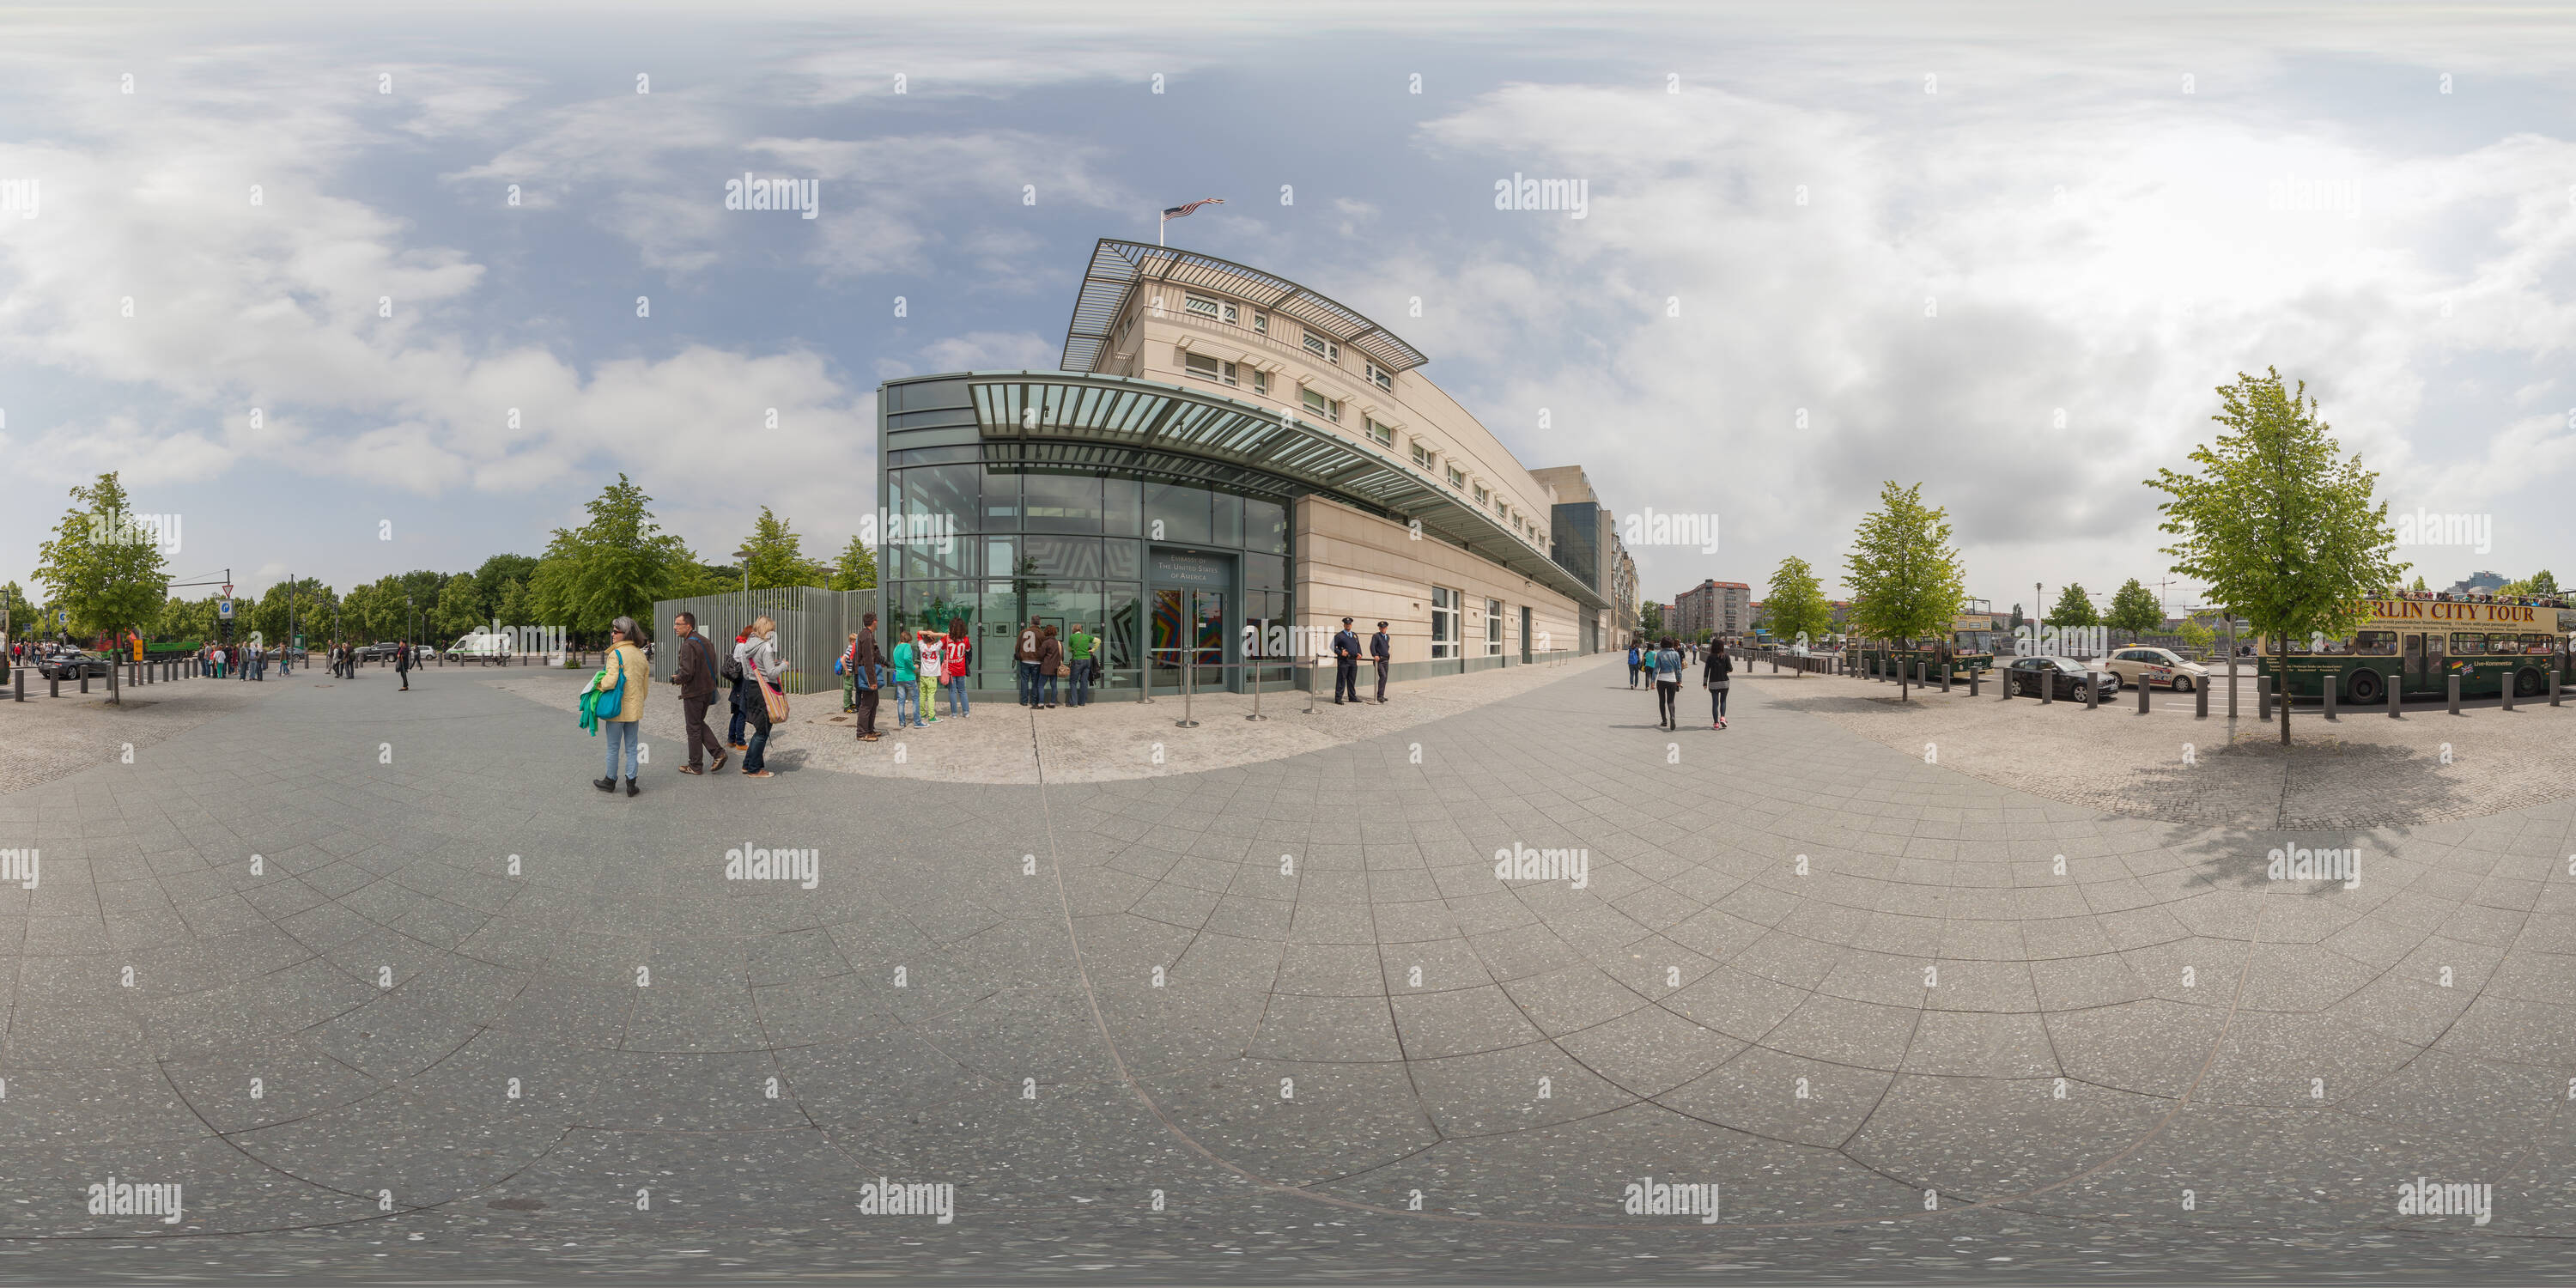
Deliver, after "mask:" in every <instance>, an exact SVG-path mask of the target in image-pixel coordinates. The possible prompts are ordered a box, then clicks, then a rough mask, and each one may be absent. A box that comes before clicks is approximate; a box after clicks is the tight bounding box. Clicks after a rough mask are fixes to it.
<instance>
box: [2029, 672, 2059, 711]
mask: <svg viewBox="0 0 2576 1288" xmlns="http://www.w3.org/2000/svg"><path fill="white" fill-rule="evenodd" d="M2030 674H2031V677H2032V678H2033V679H2036V680H2038V681H2039V705H2041V706H2043V707H2045V706H2053V705H2055V704H2056V702H2057V668H2056V667H2053V666H2050V667H2042V668H2040V669H2039V670H2036V671H2033V672H2031V673H2030Z"/></svg>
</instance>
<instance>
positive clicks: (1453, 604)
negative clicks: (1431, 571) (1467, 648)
mask: <svg viewBox="0 0 2576 1288" xmlns="http://www.w3.org/2000/svg"><path fill="white" fill-rule="evenodd" d="M1463 602H1465V597H1464V596H1462V595H1460V594H1459V593H1458V592H1457V591H1454V590H1451V589H1449V588H1448V587H1446V586H1434V587H1432V588H1431V656H1432V657H1433V658H1435V659H1436V658H1444V657H1456V656H1458V605H1459V604H1461V603H1463Z"/></svg>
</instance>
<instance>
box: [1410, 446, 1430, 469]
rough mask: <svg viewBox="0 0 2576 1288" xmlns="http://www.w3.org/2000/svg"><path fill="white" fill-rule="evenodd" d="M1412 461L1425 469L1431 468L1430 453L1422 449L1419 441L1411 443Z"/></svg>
mask: <svg viewBox="0 0 2576 1288" xmlns="http://www.w3.org/2000/svg"><path fill="white" fill-rule="evenodd" d="M1413 463H1414V464H1416V465H1419V466H1421V467H1422V468H1424V469H1426V470H1427V469H1430V468H1431V453H1430V452H1429V451H1426V450H1424V448H1423V446H1422V444H1421V443H1419V442H1417V443H1415V444H1414V445H1413Z"/></svg>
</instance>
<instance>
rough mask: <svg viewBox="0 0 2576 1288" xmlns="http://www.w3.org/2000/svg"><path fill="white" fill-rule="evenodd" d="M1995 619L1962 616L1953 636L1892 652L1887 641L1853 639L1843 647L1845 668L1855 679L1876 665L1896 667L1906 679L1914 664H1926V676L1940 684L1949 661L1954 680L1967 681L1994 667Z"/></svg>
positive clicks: (1981, 615) (1954, 620)
mask: <svg viewBox="0 0 2576 1288" xmlns="http://www.w3.org/2000/svg"><path fill="white" fill-rule="evenodd" d="M1994 630H1995V624H1994V618H1993V617H1992V616H1991V615H1989V614H1986V613H1961V614H1958V615H1957V616H1956V617H1953V618H1952V619H1951V621H1950V634H1949V636H1948V637H1947V638H1945V639H1942V640H1941V641H1939V642H1937V643H1929V644H1926V643H1920V642H1918V643H1916V644H1913V645H1908V646H1904V647H1898V648H1890V647H1889V646H1888V644H1887V642H1886V641H1884V640H1863V639H1861V638H1859V637H1857V636H1854V637H1853V638H1851V639H1850V640H1848V641H1846V642H1845V643H1844V646H1843V659H1844V662H1843V664H1844V665H1845V666H1847V667H1849V668H1851V673H1852V674H1854V675H1866V674H1868V673H1869V668H1870V667H1871V666H1872V665H1873V664H1876V665H1879V666H1894V667H1897V668H1900V669H1901V670H1902V671H1903V673H1904V674H1905V675H1907V676H1909V677H1910V676H1912V675H1914V674H1915V670H1914V664H1915V663H1916V662H1921V663H1923V672H1922V673H1923V674H1924V675H1926V676H1929V677H1931V680H1932V682H1933V683H1935V684H1938V683H1940V682H1941V668H1942V665H1943V663H1944V661H1945V660H1946V662H1947V663H1948V665H1949V668H1950V674H1951V676H1952V678H1954V679H1960V680H1964V679H1966V678H1968V677H1969V676H1971V675H1974V674H1977V673H1978V672H1981V671H1988V670H1992V669H1993V668H1994V665H1995V652H1994V645H1993V640H1994Z"/></svg>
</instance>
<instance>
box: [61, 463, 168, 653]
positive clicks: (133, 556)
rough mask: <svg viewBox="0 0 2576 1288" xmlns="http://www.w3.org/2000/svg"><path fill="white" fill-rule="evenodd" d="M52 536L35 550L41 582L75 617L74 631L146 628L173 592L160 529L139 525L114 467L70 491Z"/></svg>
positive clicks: (109, 632) (116, 632)
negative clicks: (69, 501)
mask: <svg viewBox="0 0 2576 1288" xmlns="http://www.w3.org/2000/svg"><path fill="white" fill-rule="evenodd" d="M71 497H72V500H73V501H75V502H77V504H75V505H74V506H73V507H72V508H71V509H69V510H66V511H64V512H63V519H62V523H61V525H60V526H58V527H57V528H56V529H55V532H54V539H53V540H51V541H48V542H46V543H44V545H42V546H40V547H38V549H37V562H36V580H38V581H41V582H43V583H45V586H46V587H47V589H49V590H50V591H51V592H52V595H53V602H54V604H55V605H57V606H59V607H60V608H62V609H63V610H65V611H67V612H69V613H70V614H71V627H70V629H71V630H72V632H73V633H75V634H78V635H121V634H123V633H125V632H127V631H130V630H134V629H136V628H138V627H142V626H148V625H150V624H151V623H152V620H153V619H154V618H155V617H157V616H159V614H160V612H161V601H162V599H163V598H165V597H166V596H167V595H168V594H169V593H170V573H169V570H168V569H166V568H165V567H163V566H162V562H161V545H160V542H159V540H158V539H157V534H155V533H153V532H152V531H151V530H149V529H147V528H139V527H138V525H137V524H136V523H135V521H134V513H133V510H132V508H131V507H129V506H128V505H127V504H126V498H125V487H124V485H123V484H120V483H118V482H117V479H116V473H115V471H113V470H111V471H109V472H107V473H105V474H101V475H99V476H98V481H97V482H95V483H89V484H84V485H81V486H77V487H74V488H73V489H72V490H71Z"/></svg>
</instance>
